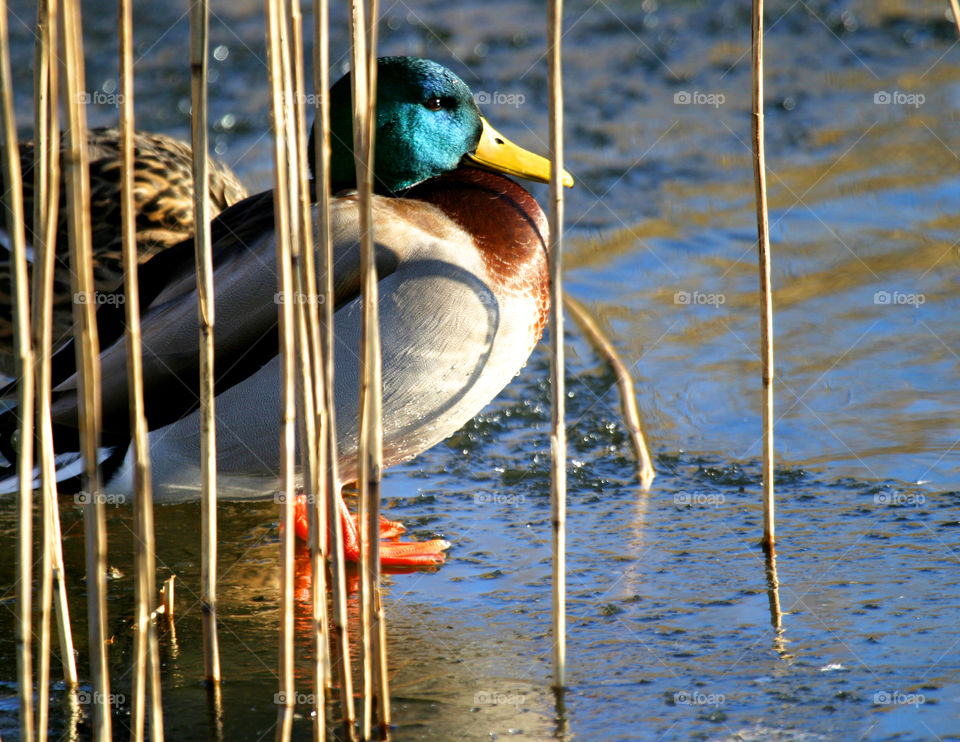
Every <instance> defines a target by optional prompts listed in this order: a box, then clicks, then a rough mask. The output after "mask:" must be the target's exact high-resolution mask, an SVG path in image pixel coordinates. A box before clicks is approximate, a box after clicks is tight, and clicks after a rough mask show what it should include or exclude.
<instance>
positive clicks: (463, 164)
mask: <svg viewBox="0 0 960 742" xmlns="http://www.w3.org/2000/svg"><path fill="white" fill-rule="evenodd" d="M377 74H378V80H379V83H378V95H377V133H376V137H377V139H376V141H377V158H376V168H375V169H376V180H377V191H378V193H380V194H381V195H378V196H376V197H375V198H374V203H373V219H374V234H375V237H376V242H377V271H378V277H379V295H380V333H381V339H382V352H383V356H382V357H383V456H384V465H385V466H391V465H393V464H396V463H399V462H402V461H405V460H407V459H410V458H412V457H413V456H415V455H417V454H418V453H420V452H421V451H424V450H426V449H427V448H430V447H432V446H434V445H435V444H437V443H439V442H440V441H442V440H443V439H444V438H446V437H448V436H449V435H451V434H452V433H454V432H455V431H456V430H458V429H459V428H460V427H461V426H462V425H463V424H464V423H465V422H467V421H468V420H470V419H471V418H472V417H473V416H474V415H476V414H477V413H478V412H479V411H480V410H481V409H482V408H483V407H484V406H485V405H486V404H487V403H489V402H490V401H491V400H492V399H493V398H494V397H495V396H496V395H497V394H498V393H499V392H500V390H501V389H503V387H505V386H506V385H507V384H508V383H509V381H510V380H511V379H512V378H513V377H514V376H515V375H516V374H517V372H518V371H519V370H520V369H521V368H522V366H523V365H524V364H525V363H526V360H527V358H528V357H529V355H530V353H531V351H532V349H533V347H534V345H535V343H536V342H537V340H538V339H539V337H540V334H541V332H542V330H543V327H544V324H545V322H546V317H547V310H548V307H549V275H548V268H547V245H548V241H547V223H546V219H545V217H544V215H543V212H542V211H541V209H540V207H539V205H538V204H537V202H536V200H535V199H534V198H533V197H532V196H531V195H530V194H529V193H527V191H525V190H524V189H523V188H521V187H520V186H519V185H518V184H517V183H515V182H514V181H512V180H510V179H509V178H507V177H504V176H503V175H502V174H500V173H499V172H494V170H500V171H507V172H510V173H513V174H516V175H520V176H524V177H528V178H531V179H534V180H540V181H545V180H547V179H548V177H549V162H548V161H547V160H545V159H544V158H541V157H538V156H536V155H533V154H532V153H529V152H526V151H525V150H522V149H520V148H519V147H517V146H516V145H513V144H511V143H510V142H508V141H507V140H506V139H505V138H504V137H502V136H501V135H500V134H498V133H496V132H495V131H494V130H493V129H492V128H491V127H490V126H489V124H487V123H486V122H485V120H484V119H483V118H482V117H481V114H480V110H479V108H478V107H477V105H476V103H475V102H474V98H473V95H472V94H471V92H470V89H469V88H468V87H467V85H466V84H465V83H464V82H463V81H462V80H461V79H460V78H459V77H457V76H456V75H455V74H454V73H453V72H451V71H450V70H448V69H446V68H445V67H443V66H441V65H439V64H437V63H435V62H432V61H429V60H425V59H416V58H410V57H399V58H398V57H392V58H384V59H381V60H380V61H379V68H378V73H377ZM331 102H332V105H333V110H334V111H336V112H337V114H336V115H334V116H333V121H332V141H333V142H334V143H335V145H334V147H333V173H334V180H335V181H336V184H337V187H338V188H341V187H346V188H349V187H351V186H353V185H354V183H355V181H354V180H353V177H352V162H353V153H352V151H351V148H350V142H351V141H352V129H351V126H352V125H351V122H350V118H349V115H348V114H347V113H345V112H349V111H350V110H351V108H350V81H349V77H345V78H343V79H341V80H340V81H338V82H337V84H336V85H335V86H334V87H333V88H332V90H331ZM565 178H566V180H567V182H568V184H572V182H573V181H572V178H570V176H569V175H566V174H565ZM316 216H317V215H316V213H314V218H316ZM331 219H332V230H333V240H334V252H335V293H336V315H335V332H336V345H335V363H336V389H335V397H336V416H337V436H338V442H339V457H338V458H339V465H340V475H341V477H342V479H343V481H347V482H349V481H352V480H354V479H356V477H357V471H356V451H357V440H358V420H357V405H358V403H357V381H358V372H359V359H358V357H357V349H358V348H359V342H360V317H361V306H360V299H359V290H360V272H359V271H360V252H359V244H358V243H359V223H358V219H359V217H358V208H357V199H356V194H355V192H354V191H350V190H341V191H339V192H338V193H336V194H335V197H334V198H333V199H332V208H331ZM212 240H213V253H214V255H213V261H214V270H215V279H214V287H215V292H216V307H217V325H216V332H215V343H216V375H217V379H216V416H217V467H218V493H219V494H220V495H222V496H227V497H245V496H254V497H263V496H264V494H265V493H269V492H271V491H275V490H276V488H277V486H278V482H279V479H278V473H279V468H278V446H277V444H276V443H275V442H276V441H278V440H279V428H278V425H279V414H278V410H279V394H280V384H279V383H278V382H279V378H280V370H279V359H278V351H277V301H278V296H277V287H276V286H277V281H276V270H275V265H276V247H275V234H274V216H273V194H272V193H271V192H266V193H261V194H258V195H255V196H252V197H250V198H248V199H246V200H244V201H241V202H240V203H238V204H235V205H234V206H232V207H230V208H228V209H226V210H225V211H224V212H223V213H222V214H221V215H220V216H219V217H218V218H217V219H216V220H215V221H214V222H213V225H212ZM140 281H141V293H142V301H143V309H142V312H143V316H142V323H143V347H144V371H143V378H144V384H145V388H146V405H147V419H148V423H149V428H150V449H151V458H152V467H153V477H154V486H153V491H154V494H155V496H156V497H157V498H158V499H160V500H174V499H188V498H195V497H197V496H198V495H199V484H198V483H199V481H200V458H199V450H200V437H199V436H200V432H199V431H200V426H199V412H198V404H199V396H198V378H199V374H198V368H199V358H198V352H197V330H196V311H197V310H196V293H195V292H196V280H195V277H194V259H193V245H192V243H191V242H190V241H185V242H183V243H181V244H179V245H177V246H175V247H173V248H171V249H169V250H166V251H164V252H162V253H161V254H159V255H157V256H156V257H155V258H154V259H153V260H151V261H149V262H148V263H146V264H145V265H143V266H142V267H141V268H140ZM122 319H123V318H122V307H117V306H114V305H111V304H104V305H102V306H101V307H100V308H99V310H98V324H99V327H100V338H101V344H102V352H101V369H102V374H103V378H104V379H105V380H109V382H108V383H105V384H104V389H103V436H102V442H101V443H102V449H101V460H102V471H103V481H104V482H105V485H104V491H105V492H111V493H125V492H130V491H131V489H132V471H133V465H132V453H131V452H130V445H129V444H130V432H129V414H128V408H127V386H126V368H125V358H126V350H125V341H124V338H123V335H122ZM63 354H67V357H66V358H64V362H63V364H62V366H59V367H58V369H59V372H58V373H57V376H56V378H55V380H54V383H55V392H54V403H53V410H54V411H53V415H54V424H55V440H56V449H57V451H58V452H59V453H60V454H61V456H60V459H59V468H58V478H61V479H67V478H70V477H76V476H77V475H78V473H79V455H78V454H77V453H76V451H77V449H78V442H77V416H78V399H77V394H76V383H77V379H76V376H75V375H74V374H73V366H72V360H71V359H72V357H73V356H72V349H71V348H65V349H64V351H62V352H61V355H63ZM14 424H15V419H14V415H13V414H12V413H8V414H7V415H6V416H5V417H3V416H0V452H2V453H3V454H4V455H5V456H7V458H8V459H10V460H11V461H12V460H13V459H12V458H11V457H12V455H13V448H12V446H11V432H12V430H13V427H14ZM10 481H14V482H15V479H12V480H8V482H10ZM8 486H9V485H8ZM341 514H342V519H343V523H344V527H345V529H346V541H347V546H348V556H350V557H353V558H355V557H356V556H357V551H356V549H357V540H356V525H355V523H354V521H353V520H352V518H350V517H349V513H348V511H347V510H346V506H345V505H341ZM447 546H448V544H447V543H446V542H445V541H442V540H433V541H428V542H421V543H412V544H398V543H384V544H383V545H382V547H381V557H382V559H383V561H384V563H388V564H391V563H392V564H402V565H420V564H434V563H438V562H441V561H443V550H444V549H445V548H446V547H447Z"/></svg>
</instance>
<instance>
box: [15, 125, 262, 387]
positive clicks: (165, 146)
mask: <svg viewBox="0 0 960 742" xmlns="http://www.w3.org/2000/svg"><path fill="white" fill-rule="evenodd" d="M66 144H67V140H66V138H65V137H61V147H65V146H66ZM87 150H88V152H89V155H90V216H91V221H92V232H93V278H94V284H95V287H96V290H97V291H98V292H101V294H103V295H106V294H108V293H110V292H112V291H114V289H116V288H117V286H119V285H120V282H121V281H122V280H123V258H122V255H121V243H120V240H121V235H120V166H121V161H120V132H119V130H118V129H91V130H90V131H89V133H88V137H87ZM34 156H35V152H34V143H33V142H32V141H28V142H21V143H20V163H21V168H22V169H23V209H24V221H25V222H26V238H27V243H28V244H29V243H30V242H31V237H32V235H33V196H34V194H33V185H34V183H33V164H34ZM209 172H210V213H211V216H216V215H217V214H219V213H220V212H221V211H223V210H224V209H225V208H227V207H228V206H230V205H231V204H235V203H236V202H237V201H241V200H242V199H244V198H246V197H247V195H248V194H247V191H246V189H245V188H244V187H243V184H242V183H241V182H240V181H239V180H238V179H237V177H236V176H235V175H234V174H233V173H232V172H231V171H230V170H229V168H227V167H226V166H225V165H223V164H222V163H219V162H217V161H215V160H213V159H211V160H210V168H209ZM134 181H135V186H134V208H135V209H136V212H137V227H136V228H137V251H138V253H139V260H140V262H141V263H143V262H144V261H146V260H148V259H150V258H151V257H153V256H154V255H156V254H157V253H158V252H160V251H161V250H165V249H167V248H168V247H172V246H173V245H176V244H177V243H178V242H181V241H182V240H184V239H185V238H187V237H190V236H191V235H192V234H193V171H192V159H191V154H190V147H189V146H188V145H187V144H184V143H183V142H180V141H178V140H176V139H172V138H171V137H168V136H164V135H163V134H150V133H147V132H137V133H136V134H134ZM0 186H2V184H0ZM4 226H5V225H4ZM9 249H10V246H9V244H8V240H7V238H6V234H5V233H0V372H2V373H5V374H7V375H11V374H13V373H14V370H13V369H14V366H13V325H12V314H11V312H12V309H11V306H10V277H9V270H10V260H9V254H10V253H9ZM68 249H69V248H68V242H67V191H66V178H65V176H64V177H62V178H61V181H60V212H59V221H58V224H57V256H56V263H55V265H56V268H55V272H54V279H53V280H54V310H53V342H54V348H58V347H60V346H61V345H63V343H64V342H66V341H67V340H68V339H69V337H70V331H71V328H72V327H73V293H72V291H71V289H70V260H69V255H68ZM30 254H31V255H32V251H31V253H30Z"/></svg>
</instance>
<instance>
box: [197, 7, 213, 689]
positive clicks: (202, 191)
mask: <svg viewBox="0 0 960 742" xmlns="http://www.w3.org/2000/svg"><path fill="white" fill-rule="evenodd" d="M209 33H210V13H209V9H208V6H207V0H197V2H195V3H193V4H192V5H191V8H190V83H191V85H190V101H191V106H192V108H191V127H190V130H191V135H192V140H193V223H194V225H195V228H196V236H195V239H196V263H197V318H198V323H199V328H200V333H199V341H200V459H201V480H202V481H201V495H200V498H201V500H200V501H201V505H200V509H201V521H202V523H201V530H202V533H203V535H202V557H201V568H200V602H201V605H202V607H203V667H204V673H205V675H206V678H207V683H208V684H209V685H210V686H215V685H218V684H219V683H220V648H219V641H218V638H217V426H216V411H215V407H214V405H215V402H214V370H213V369H214V357H213V332H214V324H215V319H216V318H215V313H214V298H213V255H212V249H211V245H210V201H209V194H210V188H209V172H208V167H207V165H208V163H207V45H208V42H207V39H208V37H209Z"/></svg>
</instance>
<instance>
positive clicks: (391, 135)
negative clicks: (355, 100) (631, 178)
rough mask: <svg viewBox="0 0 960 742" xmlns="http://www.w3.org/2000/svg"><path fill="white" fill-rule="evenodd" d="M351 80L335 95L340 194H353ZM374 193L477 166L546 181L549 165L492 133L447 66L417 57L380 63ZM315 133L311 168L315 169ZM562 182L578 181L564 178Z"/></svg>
mask: <svg viewBox="0 0 960 742" xmlns="http://www.w3.org/2000/svg"><path fill="white" fill-rule="evenodd" d="M352 97H353V96H352V91H351V84H350V74H349V73H347V74H346V75H344V76H343V77H341V78H340V79H339V80H338V81H337V82H336V84H335V85H334V86H333V87H332V88H331V89H330V155H331V157H330V175H331V180H332V184H331V185H332V189H333V191H334V192H336V191H338V190H341V189H344V188H355V187H356V184H357V180H356V165H355V163H354V160H353V104H352ZM374 148H375V155H374V157H375V161H374V190H375V191H376V192H377V193H381V194H392V193H398V192H400V191H403V190H405V189H407V188H410V187H411V186H414V185H416V184H418V183H422V182H423V181H425V180H429V179H430V178H434V177H437V176H439V175H443V174H444V173H449V172H452V171H453V170H455V169H456V168H457V167H458V166H459V165H460V164H461V162H462V161H463V160H464V159H466V160H470V161H472V164H473V165H475V166H477V165H479V166H481V167H485V168H488V169H492V170H496V171H499V172H504V173H508V174H510V175H517V176H519V177H523V178H529V179H531V180H539V181H543V182H547V181H548V180H549V176H550V163H549V162H548V161H547V160H545V159H544V158H542V157H540V156H539V155H535V154H533V153H532V152H527V151H526V150H524V149H521V148H520V147H517V146H516V145H515V144H513V143H511V142H510V141H509V140H507V139H506V138H504V137H503V136H502V135H501V134H499V133H498V132H497V131H496V130H494V129H493V128H492V127H491V126H490V125H489V124H488V123H487V121H486V120H485V119H483V118H482V117H481V115H480V109H479V108H478V107H477V104H476V102H474V99H473V93H471V92H470V88H468V87H467V85H466V83H465V82H464V81H463V80H461V79H460V78H459V77H457V76H456V75H455V74H454V73H453V72H451V71H450V70H448V69H447V68H446V67H444V66H443V65H440V64H437V63H436V62H432V61H430V60H429V59H420V58H418V57H381V58H380V59H379V60H378V65H377V131H376V142H375V144H374ZM315 161H316V160H315V159H314V137H313V130H312V129H311V132H310V142H309V162H310V167H311V169H312V168H313V165H314V163H315ZM564 184H565V185H573V178H571V177H570V176H569V174H567V173H564Z"/></svg>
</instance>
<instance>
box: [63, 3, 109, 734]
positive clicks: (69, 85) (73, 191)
mask: <svg viewBox="0 0 960 742" xmlns="http://www.w3.org/2000/svg"><path fill="white" fill-rule="evenodd" d="M60 21H61V26H60V33H61V35H62V39H63V54H61V55H60V65H61V67H60V76H61V79H62V82H63V98H64V99H63V107H64V110H65V111H66V112H67V131H68V132H69V135H68V146H67V148H66V149H65V151H64V155H65V156H64V158H63V161H64V171H65V173H66V176H67V178H66V180H67V208H68V212H69V225H70V230H69V233H70V271H71V289H72V290H73V293H74V295H75V296H77V297H82V298H83V299H84V301H79V300H77V301H74V306H73V317H74V342H75V345H76V356H77V361H76V363H77V370H78V372H79V387H80V409H79V424H80V450H81V453H82V456H83V477H82V485H83V487H84V489H85V491H86V493H87V500H88V502H87V504H85V505H84V516H83V522H84V542H85V549H86V565H87V610H88V614H89V616H88V620H89V636H90V658H91V661H90V675H91V681H92V683H93V690H94V700H99V701H100V702H99V703H94V704H93V709H94V714H93V736H94V739H95V740H97V742H107V740H110V739H111V727H112V722H111V718H110V707H109V705H108V702H109V699H110V698H111V696H110V676H109V668H108V664H107V632H106V629H107V627H106V622H107V581H106V567H107V534H106V516H105V513H104V508H105V505H104V503H103V499H102V497H100V475H99V467H98V465H97V449H98V444H99V431H100V416H101V411H100V356H99V341H98V336H97V323H96V315H95V309H96V303H95V301H94V297H95V293H94V283H93V254H92V245H91V235H90V174H89V169H88V167H89V157H88V152H87V116H86V110H85V108H84V105H85V103H84V101H85V100H86V95H85V94H84V93H85V91H84V80H85V74H84V60H83V38H82V28H83V25H82V22H81V20H80V3H79V1H78V0H66V1H65V2H64V4H63V12H62V13H61V14H60Z"/></svg>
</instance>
